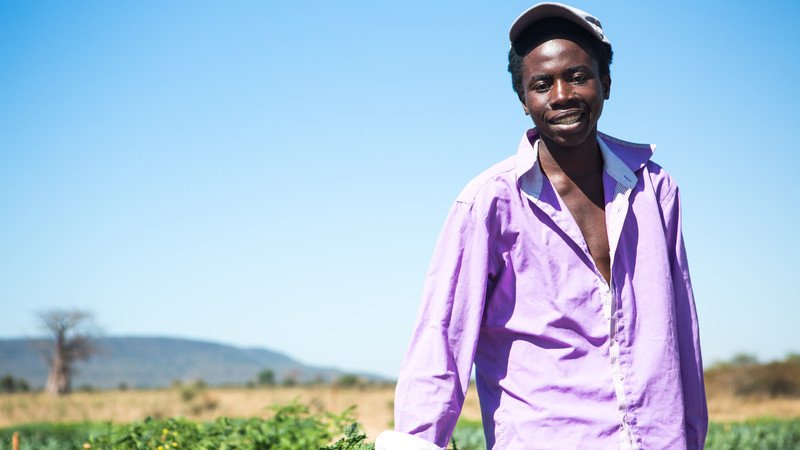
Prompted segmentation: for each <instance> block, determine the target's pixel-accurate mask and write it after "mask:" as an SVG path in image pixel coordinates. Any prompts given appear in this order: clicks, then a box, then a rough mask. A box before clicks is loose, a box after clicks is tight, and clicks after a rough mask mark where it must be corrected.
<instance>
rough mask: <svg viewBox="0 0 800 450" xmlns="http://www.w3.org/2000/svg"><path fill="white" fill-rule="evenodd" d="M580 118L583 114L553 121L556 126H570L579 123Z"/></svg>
mask: <svg viewBox="0 0 800 450" xmlns="http://www.w3.org/2000/svg"><path fill="white" fill-rule="evenodd" d="M580 118H581V113H576V114H570V115H568V116H564V117H561V118H559V119H555V120H553V123H554V124H556V125H570V124H573V123H575V122H577V121H578V120H579V119H580Z"/></svg>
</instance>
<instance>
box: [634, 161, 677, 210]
mask: <svg viewBox="0 0 800 450" xmlns="http://www.w3.org/2000/svg"><path fill="white" fill-rule="evenodd" d="M642 172H643V175H644V176H646V177H647V179H648V181H649V183H650V185H651V186H653V192H654V193H655V196H656V198H657V199H658V202H659V203H660V204H662V205H665V204H668V203H670V202H672V200H673V199H674V197H675V194H677V193H678V184H677V183H676V182H675V180H674V179H673V178H672V176H670V174H669V173H668V172H667V171H666V170H665V169H664V168H663V167H661V166H660V165H659V164H658V163H656V162H654V161H648V162H647V164H646V165H645V167H644V170H643V171H642Z"/></svg>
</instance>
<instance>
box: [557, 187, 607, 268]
mask: <svg viewBox="0 0 800 450" xmlns="http://www.w3.org/2000/svg"><path fill="white" fill-rule="evenodd" d="M552 184H553V188H554V189H555V191H556V192H557V193H558V195H559V197H560V198H561V201H562V202H563V203H564V206H566V208H567V211H568V212H569V214H570V215H571V216H572V219H573V220H574V221H575V224H576V225H577V226H578V229H579V230H580V232H581V234H582V235H583V239H584V241H585V242H586V246H587V247H588V249H589V253H590V254H591V256H592V259H593V260H594V263H595V265H596V266H597V269H598V270H599V271H600V273H601V274H602V275H603V277H604V278H605V279H606V281H608V280H609V278H610V272H611V257H610V248H609V242H608V230H607V228H606V214H605V199H604V193H603V177H602V174H597V175H594V176H591V177H586V178H583V179H580V180H571V179H568V178H560V179H555V180H552Z"/></svg>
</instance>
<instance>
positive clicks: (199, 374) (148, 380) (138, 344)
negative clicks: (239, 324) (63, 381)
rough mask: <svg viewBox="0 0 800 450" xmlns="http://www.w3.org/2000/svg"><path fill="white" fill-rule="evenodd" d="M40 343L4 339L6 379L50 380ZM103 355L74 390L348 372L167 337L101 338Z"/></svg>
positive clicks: (263, 351)
mask: <svg viewBox="0 0 800 450" xmlns="http://www.w3.org/2000/svg"><path fill="white" fill-rule="evenodd" d="M35 342H36V341H35V340H32V339H27V338H10V339H9V338H5V339H0V376H5V375H11V376H13V377H14V378H18V379H23V380H25V381H27V382H28V384H29V385H30V386H31V387H33V388H41V387H43V386H44V384H45V382H46V381H47V373H48V367H47V364H46V362H45V360H44V358H43V357H42V354H41V352H39V351H38V350H37V348H36V344H35ZM95 344H96V346H97V348H98V353H97V354H96V355H93V356H92V357H91V358H90V359H88V360H86V361H80V362H78V363H76V364H75V373H74V375H73V378H72V387H73V389H75V388H80V387H83V386H91V387H92V388H97V389H115V388H117V387H119V386H123V385H124V386H128V387H131V388H160V387H167V386H170V385H171V384H172V383H173V382H175V381H180V382H189V381H194V380H202V381H203V382H205V383H206V384H209V385H244V384H246V383H248V382H252V381H255V380H256V378H257V376H258V374H259V372H261V371H263V370H265V369H270V370H272V371H273V373H274V375H275V382H276V383H283V382H287V381H290V382H297V383H308V382H314V381H317V382H324V383H329V382H331V381H334V380H336V379H337V378H338V377H339V376H340V375H342V374H343V373H353V372H350V371H345V370H341V369H338V368H331V367H317V366H313V365H309V364H305V363H301V362H299V361H297V360H295V359H294V358H292V357H290V356H288V355H286V354H284V353H281V352H278V351H275V350H271V349H268V348H263V347H238V346H234V345H229V344H224V343H219V342H213V341H206V340H197V339H187V338H176V337H164V336H114V337H98V338H96V339H95ZM356 375H358V376H360V377H361V378H363V379H366V380H372V381H387V380H386V378H385V377H382V376H379V375H375V374H366V373H357V374H356Z"/></svg>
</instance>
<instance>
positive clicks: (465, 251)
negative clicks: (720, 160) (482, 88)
mask: <svg viewBox="0 0 800 450" xmlns="http://www.w3.org/2000/svg"><path fill="white" fill-rule="evenodd" d="M510 39H511V50H510V52H509V71H510V72H511V75H512V84H513V86H514V89H515V90H516V92H517V95H518V96H519V99H520V101H521V102H522V107H523V110H524V112H525V114H528V115H530V116H531V118H532V119H533V123H534V126H535V128H533V129H531V130H529V131H528V132H527V133H526V134H525V135H524V136H523V138H522V142H521V143H520V146H519V149H518V152H517V154H516V156H514V157H511V158H509V159H507V160H505V161H503V162H501V163H499V164H498V165H496V166H494V167H492V168H490V169H489V170H487V171H486V172H484V173H483V174H481V175H480V176H478V177H477V178H475V179H474V180H473V181H472V182H470V183H469V185H467V187H466V188H465V189H464V191H463V192H462V193H461V194H460V195H459V197H458V199H457V200H456V202H455V203H454V205H453V207H452V209H451V211H450V214H449V217H448V219H447V222H446V224H445V227H444V229H443V231H442V233H441V236H440V238H439V241H438V243H437V247H436V251H435V254H434V257H433V262H432V263H431V268H430V271H429V273H428V277H427V279H426V284H425V288H424V292H423V299H422V305H421V307H420V311H419V315H418V318H417V324H416V328H415V331H414V334H413V337H412V341H411V345H410V347H409V350H408V353H407V355H406V359H405V362H404V364H403V367H402V370H401V373H400V377H399V380H398V384H397V392H396V397H395V428H396V431H394V432H391V431H390V432H385V433H384V434H382V435H381V436H380V437H379V439H378V441H377V447H378V448H379V449H380V448H386V449H390V448H408V449H412V448H413V449H427V448H431V449H434V448H443V447H446V446H447V443H448V441H449V439H450V436H451V434H452V432H453V428H454V426H455V424H456V421H457V419H458V416H459V414H460V412H461V407H462V404H463V401H464V396H465V394H466V391H467V387H468V383H469V379H470V375H471V372H472V366H473V363H474V365H475V370H476V383H477V389H478V395H479V398H480V402H481V410H482V416H483V425H484V431H485V434H486V443H487V446H488V447H489V448H498V449H534V448H558V449H569V448H586V449H611V448H614V449H618V448H624V449H677V448H697V449H700V448H702V447H703V443H704V440H705V435H706V430H707V427H708V415H707V410H706V403H705V390H704V385H703V371H702V362H701V357H700V345H699V338H698V326H697V318H696V313H695V307H694V299H693V295H692V288H691V282H690V279H689V272H688V266H687V261H686V253H685V250H684V245H683V238H682V234H681V215H680V201H679V196H678V190H677V186H676V185H675V183H674V182H673V181H672V179H671V178H670V177H669V175H667V173H666V172H665V171H664V170H663V169H662V168H661V167H659V166H658V165H657V164H655V163H654V162H652V161H650V156H651V155H652V152H653V149H654V147H653V146H649V145H641V144H631V143H628V142H624V141H621V140H618V139H615V138H612V137H610V136H607V135H604V134H602V133H599V132H598V131H597V122H598V119H599V118H600V115H601V113H602V110H603V103H604V101H605V100H607V99H608V98H609V94H610V89H611V77H610V73H609V65H610V63H611V57H612V51H611V45H610V43H609V41H608V39H607V38H606V36H605V35H604V33H603V30H602V28H601V25H600V22H599V21H598V20H597V19H596V18H594V17H592V16H590V15H589V14H587V13H585V12H583V11H580V10H578V9H575V8H571V7H569V6H565V5H561V4H556V3H542V4H539V5H536V6H534V7H532V8H531V9H529V10H528V11H526V12H525V13H523V14H522V15H521V16H520V17H519V18H518V19H517V20H516V21H515V22H514V24H513V25H512V27H511V31H510Z"/></svg>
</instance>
